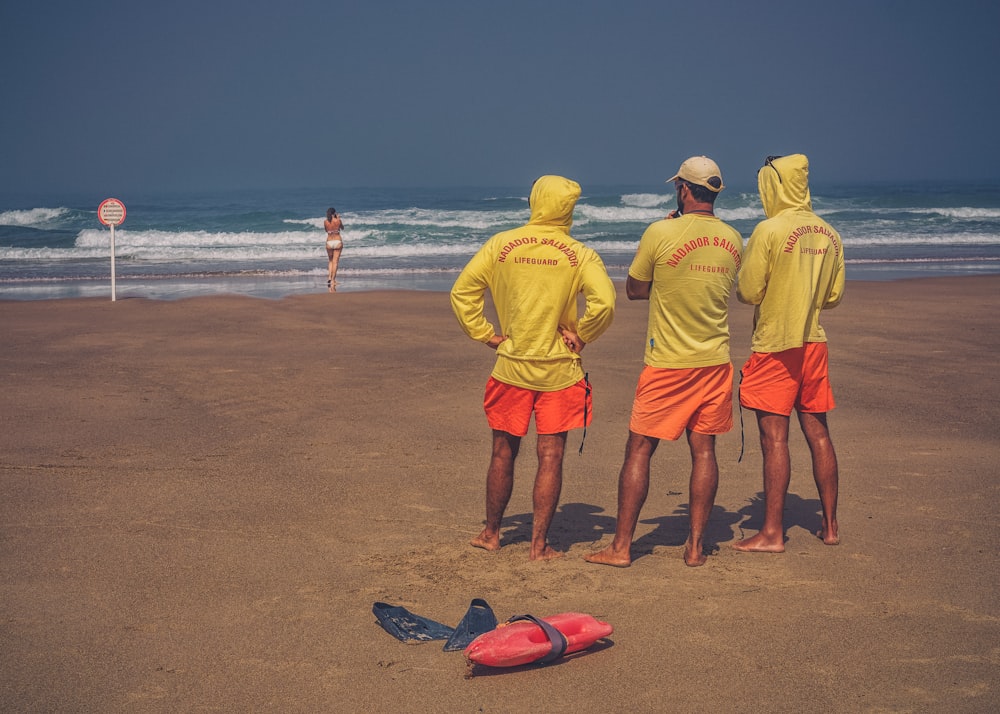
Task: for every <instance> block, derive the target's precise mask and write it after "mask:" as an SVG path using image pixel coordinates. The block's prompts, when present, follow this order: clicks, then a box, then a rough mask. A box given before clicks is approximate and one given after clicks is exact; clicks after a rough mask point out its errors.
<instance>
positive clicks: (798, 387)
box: [740, 342, 836, 416]
mask: <svg viewBox="0 0 1000 714" xmlns="http://www.w3.org/2000/svg"><path fill="white" fill-rule="evenodd" d="M828 365H829V353H828V352H827V347H826V343H825V342H807V343H805V344H804V345H802V346H801V347H794V348H792V349H790V350H785V351H783V352H753V353H752V354H751V355H750V359H748V360H747V361H746V364H744V365H743V369H742V370H741V372H740V373H741V374H742V380H741V381H740V404H742V405H743V406H744V407H746V408H747V409H754V410H757V411H764V412H771V413H772V414H783V415H784V416H790V415H791V413H792V410H793V409H795V410H796V411H799V412H805V413H807V414H821V413H824V412H828V411H830V410H831V409H833V408H834V407H835V406H836V404H835V403H834V401H833V389H832V388H831V387H830V375H829V369H828Z"/></svg>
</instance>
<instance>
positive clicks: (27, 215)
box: [0, 208, 70, 228]
mask: <svg viewBox="0 0 1000 714" xmlns="http://www.w3.org/2000/svg"><path fill="white" fill-rule="evenodd" d="M69 214H70V209H68V208H29V209H27V210H23V211H2V212H0V226H20V227H23V228H44V227H50V226H51V224H53V223H57V222H58V221H60V220H61V219H63V218H65V217H67V216H68V215H69Z"/></svg>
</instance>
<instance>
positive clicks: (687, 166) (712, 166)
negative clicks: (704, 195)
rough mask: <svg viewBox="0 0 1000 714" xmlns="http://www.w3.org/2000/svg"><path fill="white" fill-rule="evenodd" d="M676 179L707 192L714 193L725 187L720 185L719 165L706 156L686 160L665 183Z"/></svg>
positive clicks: (720, 173)
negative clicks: (702, 187) (704, 189)
mask: <svg viewBox="0 0 1000 714" xmlns="http://www.w3.org/2000/svg"><path fill="white" fill-rule="evenodd" d="M677 179H683V180H684V181H688V182H689V183H693V184H697V185H699V186H704V187H705V188H707V189H708V190H709V191H714V192H715V193H718V192H719V191H721V190H722V189H724V188H725V185H724V184H723V183H722V172H721V171H719V165H718V164H717V163H715V162H714V161H712V160H711V159H710V158H708V157H707V156H692V157H691V158H690V159H687V160H686V161H685V162H684V163H683V164H681V167H680V168H679V169H677V173H676V174H674V175H673V176H671V177H670V178H668V179H667V183H670V182H671V181H676V180H677Z"/></svg>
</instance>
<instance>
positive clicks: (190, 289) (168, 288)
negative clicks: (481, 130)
mask: <svg viewBox="0 0 1000 714" xmlns="http://www.w3.org/2000/svg"><path fill="white" fill-rule="evenodd" d="M916 265H919V267H914V266H913V265H908V264H902V265H894V266H891V267H887V265H885V264H873V265H869V264H862V265H853V266H848V273H847V281H848V283H854V282H896V281H900V280H923V279H937V278H960V277H981V276H988V275H1000V265H997V266H992V264H975V268H972V267H971V266H970V265H969V264H964V263H961V262H957V263H956V262H941V263H934V264H925V263H918V264H916ZM459 272H460V270H458V269H456V270H439V271H427V272H413V273H410V272H406V271H400V272H398V273H394V274H386V273H378V274H362V275H352V274H351V271H350V269H348V270H346V271H342V276H341V280H340V281H339V284H338V289H337V292H338V293H349V292H378V291H383V290H389V291H410V290H412V291H418V292H449V291H450V290H451V286H452V284H454V282H455V279H456V278H457V277H458V274H459ZM627 272H628V266H624V265H622V266H608V273H609V274H610V275H611V277H612V279H613V280H616V281H624V280H625V276H626V274H627ZM326 292H327V288H326V275H325V273H321V272H319V271H317V272H316V273H314V274H308V275H294V276H286V275H274V274H264V275H261V274H257V273H248V274H232V275H214V274H212V275H199V276H183V277H155V278H153V277H150V276H144V275H118V276H117V278H116V286H115V295H116V299H130V298H147V299H150V300H166V301H172V300H183V299H188V298H192V297H207V296H212V295H245V296H248V297H256V298H262V299H267V300H280V299H283V298H286V297H293V296H298V295H310V294H316V293H326ZM74 298H84V299H86V298H107V299H110V298H111V279H110V277H109V278H106V279H103V280H95V279H91V278H86V279H78V280H64V281H57V280H28V279H23V280H22V279H19V280H7V281H3V280H0V301H12V302H31V301H35V300H65V299H74Z"/></svg>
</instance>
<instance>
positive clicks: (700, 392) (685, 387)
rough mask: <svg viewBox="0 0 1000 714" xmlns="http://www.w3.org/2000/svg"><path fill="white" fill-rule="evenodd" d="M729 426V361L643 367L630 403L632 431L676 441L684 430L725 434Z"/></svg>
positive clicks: (731, 369) (730, 366) (731, 371)
mask: <svg viewBox="0 0 1000 714" xmlns="http://www.w3.org/2000/svg"><path fill="white" fill-rule="evenodd" d="M732 428H733V365H732V364H730V363H729V362H726V363H725V364H717V365H713V366H711V367H691V368H688V369H664V368H661V367H650V366H649V365H646V366H645V367H644V368H643V370H642V373H641V374H640V375H639V384H638V386H636V388H635V399H634V400H633V402H632V419H631V421H630V422H629V429H630V430H631V431H633V432H635V433H636V434H642V435H643V436H651V437H653V438H656V439H667V440H669V441H676V440H677V439H679V438H680V437H681V434H683V433H684V431H685V430H686V429H690V430H691V431H696V432H698V433H699V434H724V433H726V432H727V431H729V430H730V429H732Z"/></svg>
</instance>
